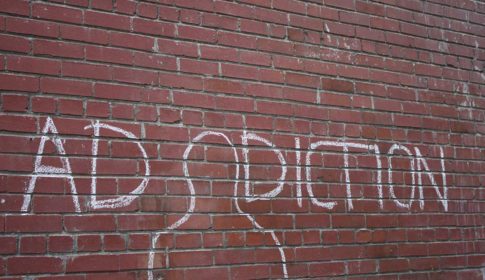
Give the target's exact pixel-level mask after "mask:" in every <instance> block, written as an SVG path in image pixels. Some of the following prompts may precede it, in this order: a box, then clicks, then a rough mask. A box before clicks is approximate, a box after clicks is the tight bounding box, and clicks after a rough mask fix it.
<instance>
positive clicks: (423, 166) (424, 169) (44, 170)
mask: <svg viewBox="0 0 485 280" xmlns="http://www.w3.org/2000/svg"><path fill="white" fill-rule="evenodd" d="M84 129H85V130H92V131H93V136H94V138H93V140H92V150H91V152H92V160H91V176H92V177H91V193H90V194H91V195H90V202H89V205H88V206H89V207H88V209H89V208H90V209H93V210H94V209H103V208H108V209H113V208H119V207H124V206H127V205H130V204H131V203H132V202H133V201H134V200H135V199H136V197H137V196H138V195H141V194H143V193H144V192H145V189H146V187H147V184H148V182H149V180H150V174H151V168H150V164H149V161H148V156H147V153H146V150H145V149H144V147H143V145H142V143H141V142H140V141H138V140H137V138H136V136H135V135H134V134H133V133H131V132H129V131H127V130H124V129H122V128H119V127H116V126H113V125H110V124H106V123H102V122H100V121H95V122H92V123H91V124H90V125H88V126H86V127H85V128H84ZM101 129H103V130H108V131H111V132H114V133H117V134H120V135H121V136H123V137H126V138H127V139H129V141H132V142H133V143H135V144H136V146H137V148H138V150H139V152H140V154H141V156H142V158H143V162H144V165H145V172H144V174H143V175H142V176H141V177H143V179H142V181H141V182H140V183H139V184H138V186H136V187H135V188H134V189H133V190H132V191H131V192H130V193H129V194H128V195H120V196H118V197H116V198H110V199H104V200H99V199H98V198H97V179H96V177H97V176H96V175H97V157H98V148H99V137H100V135H101V133H100V131H101ZM42 134H43V135H42V136H41V139H40V144H39V147H38V150H37V155H36V158H35V162H34V171H33V174H32V176H31V178H30V181H29V184H28V186H27V188H26V190H25V194H24V197H23V203H22V208H21V211H22V212H24V213H25V212H28V211H29V208H30V203H31V199H32V195H33V193H34V191H35V187H36V181H37V178H39V177H56V178H65V179H67V180H68V182H69V185H70V189H71V194H72V200H73V204H74V207H75V211H76V212H78V213H79V212H81V207H80V204H79V200H78V196H77V189H76V185H75V181H74V178H73V175H72V170H71V164H70V162H69V159H68V157H67V156H66V152H65V149H64V145H63V143H62V141H61V139H60V137H59V135H58V130H57V128H56V126H55V124H54V121H53V120H52V119H51V118H47V120H46V122H45V125H44V127H43V129H42ZM209 136H210V137H217V138H220V139H221V140H223V143H224V144H223V145H227V147H229V148H230V149H231V152H232V156H233V160H234V163H235V166H236V170H235V175H234V178H232V181H233V182H234V186H233V188H234V195H233V198H232V200H233V203H234V206H235V208H236V211H237V213H238V214H240V215H242V216H244V217H246V218H247V219H248V220H249V221H250V222H251V224H252V225H253V226H254V228H255V229H257V230H258V231H260V232H263V233H269V234H270V235H271V237H272V239H273V241H274V244H275V246H276V247H277V248H278V251H279V254H280V258H281V265H282V270H283V274H284V277H285V278H288V270H287V266H286V256H285V252H284V250H283V247H282V246H281V242H280V240H279V239H278V237H277V235H276V233H275V231H274V230H269V229H265V228H264V227H263V226H261V224H260V223H258V221H257V220H256V218H255V217H254V216H252V215H251V214H250V213H247V212H245V211H243V210H242V208H241V206H240V204H239V200H240V199H242V197H241V196H238V194H239V192H238V186H239V184H240V183H241V181H243V182H242V183H243V184H244V199H245V201H246V202H253V201H257V200H269V199H272V198H275V197H277V196H278V195H279V194H280V193H281V192H282V190H283V188H284V186H285V183H286V181H285V180H287V170H288V169H287V161H286V159H285V156H284V154H283V153H282V152H281V150H280V149H278V148H277V147H276V146H275V145H274V144H273V143H272V142H271V141H269V140H268V139H266V138H264V137H262V136H259V135H257V134H255V133H252V132H248V131H243V132H242V135H241V143H242V160H240V159H239V156H238V151H237V149H236V146H235V145H234V143H233V142H232V141H231V140H230V138H229V137H228V136H227V135H226V134H224V133H222V132H215V131H204V132H201V133H200V134H198V135H197V136H195V137H193V139H192V140H191V141H190V143H189V144H188V145H187V147H186V149H185V150H184V152H183V155H182V160H183V176H184V179H185V180H186V182H187V186H188V190H189V196H190V198H189V199H190V200H189V206H188V209H187V210H186V212H185V214H184V215H183V216H182V217H181V218H180V219H178V220H177V221H175V222H174V223H172V224H171V225H169V226H168V227H167V228H166V229H160V231H158V232H156V233H155V234H153V237H152V240H151V249H150V251H149V258H148V279H150V280H153V277H154V275H153V272H152V270H153V269H154V259H155V254H156V252H155V247H156V243H157V241H158V240H159V238H160V236H161V235H162V234H165V233H167V232H168V231H170V230H175V229H177V228H179V227H180V226H182V225H183V224H184V223H186V222H187V221H188V220H189V219H190V217H191V215H192V213H194V209H195V207H196V203H197V200H196V198H197V193H196V188H195V186H194V182H193V181H192V177H191V174H190V172H189V167H188V160H189V158H190V154H191V152H192V151H193V148H194V145H196V144H198V143H201V142H202V140H204V139H205V138H206V137H209ZM249 140H252V141H255V142H259V143H261V144H264V145H265V146H266V147H268V148H269V149H270V150H271V151H272V152H273V153H274V154H275V155H276V157H277V159H278V162H279V166H280V168H281V173H280V175H279V178H278V180H277V183H276V186H275V187H274V188H273V189H272V190H270V191H267V192H265V193H262V194H255V193H254V191H253V192H252V191H251V189H250V178H251V176H250V171H251V169H250V163H249V153H250V148H249ZM47 141H51V142H52V143H53V144H54V146H55V148H56V152H57V154H58V155H59V158H60V160H61V163H62V167H54V166H50V165H44V164H42V159H43V155H44V148H45V144H46V142H47ZM294 143H295V144H294V147H295V155H296V174H295V177H296V178H295V181H296V196H297V198H296V201H297V204H298V206H299V207H302V199H303V194H302V183H305V185H306V191H307V193H308V196H309V199H310V200H309V201H310V203H312V204H313V205H315V206H317V207H321V208H324V209H329V210H330V209H333V208H334V207H335V206H337V204H338V202H337V201H321V200H319V198H318V197H317V196H316V195H315V192H314V183H313V182H312V155H314V154H316V153H322V151H321V150H319V149H321V148H333V149H335V148H337V149H341V151H342V153H343V170H344V176H345V190H346V201H347V207H348V210H349V211H352V210H353V208H354V204H353V199H354V198H353V196H352V189H351V184H352V182H351V177H350V167H349V149H353V150H360V151H362V152H365V153H372V154H373V157H374V159H375V167H376V168H375V169H376V170H377V176H376V184H375V187H376V189H377V195H378V199H377V201H378V205H379V208H380V209H383V199H384V195H383V184H382V169H383V168H382V160H381V156H382V154H381V152H380V150H379V147H378V145H376V144H370V145H367V144H362V143H355V142H347V141H316V142H313V143H310V144H309V148H308V150H307V151H306V154H305V155H304V159H305V165H304V166H302V157H303V155H302V154H303V153H304V152H305V151H303V150H302V149H301V142H300V138H298V137H295V138H294ZM439 149H440V167H441V170H440V173H441V177H442V180H441V181H442V187H441V190H440V187H439V185H438V180H437V179H436V178H435V174H434V173H433V172H431V169H430V167H429V164H428V162H427V160H426V159H425V158H424V157H423V156H422V153H421V151H420V150H419V148H417V147H414V148H413V149H409V148H408V147H406V146H404V145H401V144H394V145H392V146H391V147H390V148H389V150H388V151H387V158H388V160H387V161H388V168H387V172H388V174H387V179H388V182H387V183H388V189H389V196H390V198H391V199H392V201H393V202H394V203H395V205H396V206H397V207H400V208H403V209H411V207H412V204H413V202H414V201H415V200H416V199H415V196H416V188H417V189H418V200H419V207H420V209H423V208H424V206H425V200H424V194H423V174H424V175H425V176H427V178H428V179H429V181H430V182H431V185H432V187H433V189H434V191H435V192H436V194H437V196H438V199H439V201H440V203H441V205H442V207H443V209H444V211H448V199H447V198H448V192H447V191H448V188H447V185H446V173H445V172H446V171H445V164H444V151H443V148H441V147H440V148H439ZM397 151H403V152H404V153H405V154H406V155H407V156H406V158H407V159H408V160H409V169H410V174H411V189H410V195H409V198H408V199H407V200H406V201H402V200H400V199H398V197H397V195H396V193H395V190H394V185H395V182H394V177H393V165H392V164H393V158H394V157H395V156H396V152H397ZM412 151H414V154H413V152H412ZM240 166H243V173H244V176H243V178H240V177H239V173H240ZM303 169H304V170H305V180H303V179H302V170H303ZM416 176H417V179H416ZM327 200H328V199H327Z"/></svg>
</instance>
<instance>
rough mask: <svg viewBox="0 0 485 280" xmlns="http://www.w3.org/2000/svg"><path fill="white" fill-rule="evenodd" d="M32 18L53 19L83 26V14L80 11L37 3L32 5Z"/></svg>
mask: <svg viewBox="0 0 485 280" xmlns="http://www.w3.org/2000/svg"><path fill="white" fill-rule="evenodd" d="M32 16H33V17H34V18H40V19H52V20H55V21H62V22H69V23H77V24H81V23H82V21H83V12H82V10H80V9H72V8H67V7H61V6H54V5H46V4H40V3H35V4H33V5H32Z"/></svg>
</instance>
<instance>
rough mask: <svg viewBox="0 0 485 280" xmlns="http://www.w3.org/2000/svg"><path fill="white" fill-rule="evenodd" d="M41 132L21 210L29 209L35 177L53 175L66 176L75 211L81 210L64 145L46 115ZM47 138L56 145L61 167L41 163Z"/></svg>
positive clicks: (54, 176) (57, 176)
mask: <svg viewBox="0 0 485 280" xmlns="http://www.w3.org/2000/svg"><path fill="white" fill-rule="evenodd" d="M47 133H52V134H55V135H54V136H52V138H51V137H49V136H47V135H46V134H47ZM42 134H43V135H42V138H41V139H40V144H39V149H38V150H37V156H36V157H35V163H34V164H35V165H34V174H33V175H32V177H31V178H30V182H29V186H28V188H27V191H26V192H25V194H24V202H23V204H22V209H21V211H22V212H27V211H28V209H29V205H30V201H31V199H32V193H33V192H34V190H35V183H36V181H37V178H38V177H53V178H66V179H68V180H69V184H70V186H71V194H72V201H73V203H74V207H75V208H76V212H81V207H80V206H79V198H78V197H77V190H76V185H75V184H74V179H73V178H72V172H71V165H70V163H69V159H68V158H67V157H65V155H66V152H65V150H64V146H63V145H62V141H61V140H60V139H59V138H58V137H57V134H58V133H57V128H56V126H55V125H54V122H53V121H52V119H51V118H50V117H48V118H47V120H46V122H45V126H44V128H43V129H42ZM47 140H50V141H52V143H54V145H55V146H56V151H57V153H58V154H59V155H60V159H61V162H62V168H60V167H55V166H49V165H42V158H43V157H44V156H43V153H44V146H45V142H46V141H47Z"/></svg>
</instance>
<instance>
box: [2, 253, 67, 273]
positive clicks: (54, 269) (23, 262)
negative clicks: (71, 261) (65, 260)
mask: <svg viewBox="0 0 485 280" xmlns="http://www.w3.org/2000/svg"><path fill="white" fill-rule="evenodd" d="M7 269H8V272H9V274H12V275H19V274H21V275H25V274H43V273H61V272H62V269H63V267H62V259H61V258H59V257H11V258H9V259H8V260H7Z"/></svg>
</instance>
